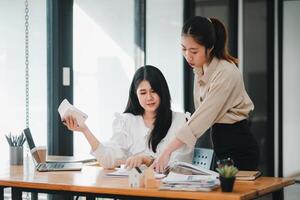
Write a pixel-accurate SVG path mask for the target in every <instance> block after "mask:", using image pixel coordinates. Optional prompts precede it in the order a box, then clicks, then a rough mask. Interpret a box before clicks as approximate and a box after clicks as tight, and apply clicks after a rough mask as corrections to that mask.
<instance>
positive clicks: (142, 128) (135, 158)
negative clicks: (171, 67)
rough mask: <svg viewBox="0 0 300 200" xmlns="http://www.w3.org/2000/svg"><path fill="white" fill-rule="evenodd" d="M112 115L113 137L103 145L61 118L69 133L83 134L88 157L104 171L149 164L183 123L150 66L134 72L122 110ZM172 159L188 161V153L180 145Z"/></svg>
mask: <svg viewBox="0 0 300 200" xmlns="http://www.w3.org/2000/svg"><path fill="white" fill-rule="evenodd" d="M115 116H116V118H115V120H114V122H113V126H112V129H113V135H112V137H111V139H110V140H109V142H108V143H107V144H102V143H101V142H100V141H99V140H98V139H97V138H96V137H95V136H94V135H93V134H92V132H91V131H90V130H89V128H88V127H87V125H85V124H84V125H82V126H79V125H78V124H77V122H76V119H75V118H72V117H71V116H69V117H66V118H65V119H64V124H65V125H66V126H67V127H68V129H69V130H72V131H79V132H82V133H83V134H84V136H85V137H86V139H87V140H88V142H89V144H90V146H91V148H92V150H91V153H92V155H94V156H95V157H96V159H97V160H98V161H99V163H100V164H101V166H103V167H104V168H113V167H115V166H118V165H120V164H123V163H124V161H125V160H126V163H125V164H126V166H127V167H129V168H132V167H136V166H140V165H142V164H145V165H147V166H149V165H151V163H152V162H153V160H154V158H155V157H156V156H157V155H159V153H160V152H162V150H163V148H164V147H165V146H166V144H167V143H168V141H170V140H171V139H172V138H173V137H174V131H175V130H176V129H178V128H180V127H181V126H183V125H184V124H185V122H186V116H185V114H184V113H178V112H172V110H171V97H170V92H169V88H168V85H167V82H166V80H165V78H164V76H163V74H162V73H161V71H160V70H159V69H157V68H156V67H153V66H150V65H146V66H144V67H141V68H139V69H138V70H137V71H136V72H135V75H134V77H133V80H132V83H131V86H130V90H129V98H128V103H127V106H126V109H125V111H124V113H123V114H116V115H115ZM174 160H179V161H185V162H191V160H192V150H191V149H189V148H187V147H186V146H183V147H182V148H180V149H178V150H177V151H176V152H175V153H174V154H172V157H171V159H170V161H174Z"/></svg>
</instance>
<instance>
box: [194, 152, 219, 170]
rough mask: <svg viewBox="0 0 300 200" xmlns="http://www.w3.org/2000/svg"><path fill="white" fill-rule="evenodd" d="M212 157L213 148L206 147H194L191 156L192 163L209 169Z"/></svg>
mask: <svg viewBox="0 0 300 200" xmlns="http://www.w3.org/2000/svg"><path fill="white" fill-rule="evenodd" d="M213 158H214V150H212V149H207V148H195V149H194V156H193V164H194V165H197V166H200V167H203V168H205V169H211V167H212V163H213Z"/></svg>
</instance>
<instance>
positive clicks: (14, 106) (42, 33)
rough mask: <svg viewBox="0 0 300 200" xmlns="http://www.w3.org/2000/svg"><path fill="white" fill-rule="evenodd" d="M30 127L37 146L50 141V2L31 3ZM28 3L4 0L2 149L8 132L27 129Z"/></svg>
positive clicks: (0, 20) (0, 5) (0, 8)
mask: <svg viewBox="0 0 300 200" xmlns="http://www.w3.org/2000/svg"><path fill="white" fill-rule="evenodd" d="M29 7H30V8H29V9H30V17H29V20H30V21H29V24H30V27H29V42H30V44H29V47H30V55H29V56H30V57H29V62H30V64H29V67H30V70H29V73H30V79H29V82H30V128H31V130H32V134H33V136H34V139H35V142H36V145H46V143H47V139H46V138H47V104H46V103H47V86H46V84H47V77H46V70H47V67H46V1H35V2H34V3H32V4H31V2H29ZM8 19H9V20H8ZM24 21H25V19H24V2H21V1H10V0H2V1H0V24H1V26H0V44H1V45H0V91H1V94H2V95H1V98H0V110H1V116H0V121H1V123H0V137H1V139H0V151H1V152H2V155H8V145H7V142H6V141H5V140H4V134H8V133H9V132H10V131H11V132H12V133H13V134H19V133H21V131H22V130H23V129H24V128H25V126H26V124H25V77H24V76H25V64H24V63H25V56H24V43H25V42H24V34H25V33H24V32H25V30H24Z"/></svg>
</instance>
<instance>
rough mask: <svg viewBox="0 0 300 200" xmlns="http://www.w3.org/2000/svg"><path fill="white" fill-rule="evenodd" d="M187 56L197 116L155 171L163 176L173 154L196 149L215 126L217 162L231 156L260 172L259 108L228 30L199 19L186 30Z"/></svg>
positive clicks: (156, 163) (183, 42)
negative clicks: (255, 119) (253, 123)
mask: <svg viewBox="0 0 300 200" xmlns="http://www.w3.org/2000/svg"><path fill="white" fill-rule="evenodd" d="M181 45H182V54H183V56H184V58H185V59H186V61H187V62H188V63H189V65H190V66H191V67H192V68H193V71H194V74H195V81H194V102H195V108H196V110H195V112H194V113H193V115H192V116H191V118H190V119H189V120H188V122H187V123H186V124H185V125H184V126H183V127H181V128H180V129H179V130H177V131H176V133H175V135H176V137H175V138H174V139H173V140H171V141H170V143H169V144H168V146H167V147H166V148H165V149H164V151H163V152H162V153H161V155H160V156H159V157H158V158H157V159H156V160H155V161H154V163H153V167H154V168H155V170H156V171H158V172H162V171H163V170H164V169H165V167H166V165H167V163H168V160H169V158H170V155H171V154H172V152H173V151H175V150H176V149H178V148H179V147H181V146H182V145H183V144H186V145H187V146H189V147H190V148H194V145H195V143H196V141H197V139H198V138H199V137H200V136H201V135H202V134H203V133H204V132H205V131H206V130H207V129H209V128H212V141H213V148H214V151H215V153H216V157H217V159H226V158H228V157H230V158H231V159H232V160H233V161H234V165H235V166H237V167H238V168H239V169H240V170H256V169H257V167H258V162H259V149H258V145H257V142H256V140H255V138H254V136H253V135H252V133H251V132H250V129H249V124H248V121H247V118H248V114H249V112H250V111H252V110H253V109H254V105H253V103H252V101H251V99H250V98H249V96H248V94H247V92H246V90H245V86H244V82H243V78H242V74H241V73H240V71H239V69H238V67H237V63H238V61H237V59H236V58H234V57H233V56H231V55H230V54H229V53H228V50H227V32H226V29H225V27H224V25H223V24H222V22H220V21H219V20H218V19H215V18H205V17H200V16H196V17H193V18H191V19H190V20H188V21H187V22H186V23H185V25H184V26H183V28H182V35H181Z"/></svg>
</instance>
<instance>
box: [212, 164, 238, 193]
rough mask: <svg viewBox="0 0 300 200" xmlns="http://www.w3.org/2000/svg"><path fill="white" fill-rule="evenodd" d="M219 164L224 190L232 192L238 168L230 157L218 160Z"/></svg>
mask: <svg viewBox="0 0 300 200" xmlns="http://www.w3.org/2000/svg"><path fill="white" fill-rule="evenodd" d="M217 164H218V168H217V171H218V172H219V175H220V177H219V178H220V183H221V189H222V192H232V190H233V185H234V182H235V175H236V174H237V173H238V169H237V168H236V167H235V166H234V165H233V161H232V160H231V159H230V158H228V159H225V160H222V161H218V162H217Z"/></svg>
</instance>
